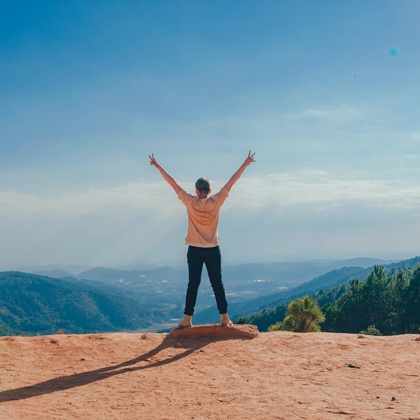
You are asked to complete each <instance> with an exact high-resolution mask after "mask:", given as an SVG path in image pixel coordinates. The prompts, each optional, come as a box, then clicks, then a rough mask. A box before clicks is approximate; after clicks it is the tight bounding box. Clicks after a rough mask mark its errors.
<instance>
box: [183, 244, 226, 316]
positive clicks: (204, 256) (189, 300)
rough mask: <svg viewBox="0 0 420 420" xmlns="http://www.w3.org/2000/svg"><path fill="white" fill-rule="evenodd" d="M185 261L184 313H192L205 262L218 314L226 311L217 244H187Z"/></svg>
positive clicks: (220, 260) (220, 259) (220, 261)
mask: <svg viewBox="0 0 420 420" xmlns="http://www.w3.org/2000/svg"><path fill="white" fill-rule="evenodd" d="M187 262H188V288H187V296H186V299H185V309H184V314H185V315H193V314H194V307H195V303H196V301H197V293H198V288H199V286H200V283H201V273H202V271H203V264H205V265H206V268H207V273H208V275H209V279H210V284H211V287H212V288H213V292H214V296H215V298H216V303H217V309H218V310H219V313H220V314H225V313H226V312H227V306H228V305H227V301H226V294H225V288H224V287H223V282H222V258H221V255H220V248H219V247H218V246H215V247H214V248H198V247H196V246H189V247H188V253H187Z"/></svg>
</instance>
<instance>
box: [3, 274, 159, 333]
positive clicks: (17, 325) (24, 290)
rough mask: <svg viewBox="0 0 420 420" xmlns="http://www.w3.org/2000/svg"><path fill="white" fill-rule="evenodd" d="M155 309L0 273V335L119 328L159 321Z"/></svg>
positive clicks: (78, 288)
mask: <svg viewBox="0 0 420 420" xmlns="http://www.w3.org/2000/svg"><path fill="white" fill-rule="evenodd" d="M159 320H160V318H159V314H158V313H155V312H154V310H153V309H152V308H151V307H148V306H146V305H144V304H143V305H139V304H138V302H136V301H134V300H132V299H129V298H127V297H124V296H119V295H117V294H112V293H111V292H106V291H100V290H98V289H95V288H93V287H89V286H86V285H78V284H71V283H69V282H66V281H63V280H59V279H53V278H49V277H44V276H38V275H33V274H27V273H20V272H2V273H0V334H2V333H3V334H11V333H15V334H18V333H24V334H38V333H40V334H50V333H56V332H57V330H60V329H61V330H63V332H65V333H85V332H96V331H121V330H133V329H138V328H144V327H147V326H148V325H150V324H151V323H153V322H157V321H159Z"/></svg>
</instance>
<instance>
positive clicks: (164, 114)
mask: <svg viewBox="0 0 420 420" xmlns="http://www.w3.org/2000/svg"><path fill="white" fill-rule="evenodd" d="M1 5H2V8H1V9H2V13H1V15H0V28H1V29H0V35H1V36H0V124H1V131H0V146H1V153H0V238H1V239H0V255H1V256H2V257H1V260H0V268H1V267H3V268H10V267H14V266H17V265H26V264H43V265H44V264H86V265H107V266H110V265H128V264H154V265H160V264H167V263H170V264H183V263H184V258H185V247H184V245H183V240H184V237H185V231H186V217H185V214H184V212H185V211H184V209H183V207H182V204H181V203H180V202H179V201H178V200H177V198H176V197H175V195H174V193H173V191H172V190H171V189H170V187H169V186H167V185H166V184H165V183H164V182H163V181H162V179H161V178H160V175H159V173H158V172H157V171H156V170H155V169H154V168H152V167H150V166H149V161H148V154H150V153H154V154H155V156H156V157H157V159H158V161H159V162H160V163H161V164H162V165H163V166H164V167H165V168H166V169H167V170H168V172H169V173H170V174H171V175H173V176H174V177H175V178H176V179H177V180H178V181H179V183H180V184H181V185H183V186H184V187H185V188H186V189H187V190H188V191H190V192H193V188H192V186H193V183H194V181H195V179H196V178H198V177H200V176H208V177H209V178H211V179H212V180H213V183H214V189H217V188H218V187H220V186H222V185H223V183H224V182H226V180H227V179H228V178H229V177H230V176H231V175H232V173H233V172H234V171H235V170H236V169H237V168H238V167H239V165H240V164H241V163H242V161H243V159H245V157H246V154H247V152H248V150H249V149H252V150H253V151H255V152H256V159H257V162H256V163H255V164H253V165H252V166H251V167H249V168H248V169H247V171H246V172H245V174H244V175H243V177H242V178H241V180H240V181H239V182H238V183H237V184H236V185H235V187H234V189H233V190H232V193H231V197H230V198H229V200H228V201H227V202H226V204H225V205H224V207H223V208H222V215H221V222H220V229H219V231H220V236H221V238H222V246H223V254H224V257H225V263H226V264H228V263H236V262H244V261H273V260H274V261H283V260H297V259H313V258H350V257H356V256H375V257H381V258H394V257H395V258H399V257H406V256H407V257H411V256H414V255H418V254H419V241H418V237H419V230H420V210H419V209H420V185H419V180H420V169H419V168H420V165H419V158H420V119H419V117H418V110H419V109H420V99H419V98H420V83H419V82H420V80H419V79H420V30H419V29H418V16H419V15H420V3H419V2H418V1H416V0H413V1H407V0H400V1H386V0H385V1H384V0H380V1H379V0H377V1H375V0H371V1H368V2H366V1H347V2H338V1H316V2H315V1H300V0H294V1H246V0H245V1H243V0H242V1H239V0H238V1H211V2H210V1H192V0H190V1H153V2H152V1H118V2H117V1H106V0H102V1H89V2H84V1H66V2H57V1H48V0H46V1H43V2H36V1H15V2H1Z"/></svg>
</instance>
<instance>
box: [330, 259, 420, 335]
mask: <svg viewBox="0 0 420 420" xmlns="http://www.w3.org/2000/svg"><path fill="white" fill-rule="evenodd" d="M419 290H420V268H417V269H415V270H414V272H413V270H411V269H401V270H398V271H396V272H395V271H391V272H390V273H389V274H388V275H387V274H386V272H385V270H384V268H383V267H382V266H375V267H374V269H373V271H372V272H371V273H370V275H369V276H368V277H367V278H366V280H365V281H360V280H355V279H354V280H351V281H350V282H349V284H348V286H347V290H346V292H345V293H343V294H342V295H341V296H340V298H339V299H337V300H336V301H335V302H332V303H331V302H330V303H328V304H326V305H325V306H323V308H322V309H323V312H324V314H325V316H326V320H325V322H324V324H323V330H324V331H335V332H348V333H357V332H359V331H374V329H375V330H376V331H381V333H383V334H385V335H391V334H404V333H410V332H417V331H418V330H419V326H420V300H419V295H420V293H419ZM373 326H376V327H373ZM369 327H371V328H370V330H369ZM373 328H374V329H373Z"/></svg>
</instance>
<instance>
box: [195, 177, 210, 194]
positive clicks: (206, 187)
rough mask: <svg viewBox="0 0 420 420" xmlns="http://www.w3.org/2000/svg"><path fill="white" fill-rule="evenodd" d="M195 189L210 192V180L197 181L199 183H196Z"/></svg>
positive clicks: (200, 179)
mask: <svg viewBox="0 0 420 420" xmlns="http://www.w3.org/2000/svg"><path fill="white" fill-rule="evenodd" d="M195 188H197V190H199V191H205V192H209V191H210V180H209V179H208V178H204V177H202V178H199V179H197V181H196V183H195Z"/></svg>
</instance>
